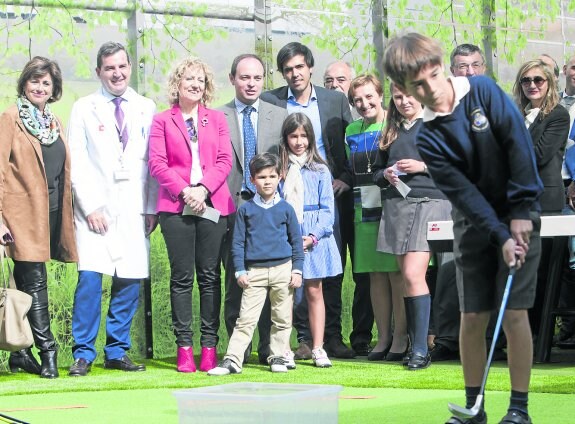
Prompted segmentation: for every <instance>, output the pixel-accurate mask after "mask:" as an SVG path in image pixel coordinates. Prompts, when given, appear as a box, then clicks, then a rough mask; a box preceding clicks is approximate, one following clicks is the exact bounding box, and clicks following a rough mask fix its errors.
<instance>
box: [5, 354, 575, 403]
mask: <svg viewBox="0 0 575 424" xmlns="http://www.w3.org/2000/svg"><path fill="white" fill-rule="evenodd" d="M144 362H145V363H146V365H147V367H148V369H147V371H146V372H143V373H126V372H120V371H114V370H106V369H104V368H103V367H102V365H95V366H93V367H92V372H91V373H90V374H89V375H88V377H85V378H81V377H80V378H73V377H68V376H67V370H66V369H60V373H61V377H60V378H58V379H55V380H45V379H41V378H38V377H37V376H34V375H30V374H25V373H19V374H12V375H10V376H9V378H6V377H8V375H7V374H6V373H0V378H2V384H1V385H0V396H1V397H4V396H6V395H18V394H40V393H61V392H83V391H108V390H137V389H161V388H173V389H177V388H190V387H200V386H208V385H214V384H223V383H225V382H231V381H233V382H240V381H253V382H277V383H295V384H302V383H306V384H340V385H343V386H346V387H358V388H401V389H442V390H460V389H463V374H462V370H461V364H460V363H459V362H458V361H448V362H440V363H434V364H432V366H431V367H430V368H428V369H426V370H422V371H415V372H414V371H406V370H404V369H403V367H402V366H401V365H396V364H390V363H386V362H371V361H367V360H365V359H353V360H337V359H336V360H334V361H333V363H334V366H333V367H332V368H327V369H317V368H315V367H314V366H313V364H312V362H311V361H298V362H297V363H298V368H297V370H295V371H293V372H289V373H287V374H272V373H270V372H269V368H268V367H267V366H263V365H259V364H257V356H256V355H252V357H251V360H250V364H248V365H246V366H245V367H244V369H243V373H242V374H240V375H234V376H232V377H231V378H230V377H226V378H223V379H222V378H217V377H209V376H207V375H206V374H205V373H201V372H197V373H195V374H182V373H178V372H176V371H175V358H168V359H162V360H146V361H144ZM196 363H197V364H199V358H197V357H196ZM573 381H575V368H574V367H573V364H572V363H559V364H539V365H535V366H534V368H533V372H532V378H531V386H530V388H531V389H530V391H531V392H532V393H555V394H575V384H574V383H573ZM509 387H510V385H509V373H508V369H507V365H506V363H505V362H495V363H494V364H493V366H492V367H491V371H490V374H489V380H488V384H487V390H488V391H489V390H493V391H508V390H509Z"/></svg>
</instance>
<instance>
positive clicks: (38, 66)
mask: <svg viewBox="0 0 575 424" xmlns="http://www.w3.org/2000/svg"><path fill="white" fill-rule="evenodd" d="M47 74H49V75H50V77H51V78H52V96H50V98H49V99H48V103H53V102H55V101H57V100H60V97H62V71H61V70H60V66H58V63H57V62H56V61H54V60H50V59H47V58H45V57H42V56H35V57H33V58H32V60H30V61H29V62H28V63H27V64H26V65H25V66H24V69H22V73H21V74H20V77H19V78H18V85H17V91H18V96H23V95H24V88H25V86H26V83H27V82H28V81H30V80H31V79H33V78H40V77H43V76H44V75H47Z"/></svg>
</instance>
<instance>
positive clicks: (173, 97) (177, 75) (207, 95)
mask: <svg viewBox="0 0 575 424" xmlns="http://www.w3.org/2000/svg"><path fill="white" fill-rule="evenodd" d="M189 68H192V69H199V70H201V71H202V72H203V73H204V76H205V88H204V94H203V95H202V103H203V104H204V105H206V106H208V105H209V104H210V103H211V102H212V100H214V94H215V86H214V74H213V72H212V70H211V68H210V67H209V66H208V65H207V63H205V62H204V61H202V60H201V59H199V58H197V57H193V56H190V57H187V58H186V59H184V60H182V61H181V62H180V63H178V64H177V65H176V68H175V69H174V70H173V71H172V72H171V73H170V77H169V78H168V101H169V102H170V105H175V104H176V103H178V101H179V95H178V88H179V86H180V82H182V79H183V77H184V73H185V72H186V71H187V70H188V69H189Z"/></svg>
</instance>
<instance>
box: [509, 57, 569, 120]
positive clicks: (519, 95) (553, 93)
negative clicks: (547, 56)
mask: <svg viewBox="0 0 575 424" xmlns="http://www.w3.org/2000/svg"><path fill="white" fill-rule="evenodd" d="M536 68H539V69H541V72H543V75H545V79H546V80H547V94H546V95H545V98H544V99H543V103H542V104H541V108H540V109H541V112H540V113H539V117H538V119H543V118H544V117H545V116H547V115H548V114H549V112H551V111H552V110H553V109H555V107H556V106H557V105H558V104H559V91H558V90H557V81H556V80H555V76H554V74H553V70H552V69H551V68H550V67H549V66H547V64H546V63H545V62H543V61H542V60H540V59H535V60H530V61H528V62H525V63H524V64H523V65H522V66H521V68H519V71H518V72H517V77H516V78H515V84H513V97H514V98H515V103H516V104H517V106H518V107H519V110H520V111H521V113H522V114H523V116H525V106H527V104H528V103H529V102H530V100H529V99H528V98H527V96H525V93H524V92H523V87H522V86H521V82H520V80H521V78H523V75H525V73H526V72H529V71H530V70H532V69H536Z"/></svg>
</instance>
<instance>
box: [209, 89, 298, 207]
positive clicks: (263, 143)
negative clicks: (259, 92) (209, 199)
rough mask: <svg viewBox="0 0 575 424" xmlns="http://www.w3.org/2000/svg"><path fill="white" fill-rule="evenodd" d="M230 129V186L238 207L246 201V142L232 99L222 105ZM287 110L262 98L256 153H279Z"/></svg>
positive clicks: (221, 108)
mask: <svg viewBox="0 0 575 424" xmlns="http://www.w3.org/2000/svg"><path fill="white" fill-rule="evenodd" d="M219 110H221V111H222V112H223V113H224V115H225V116H226V120H227V122H228V127H229V129H230V138H231V140H232V149H233V152H234V154H233V161H232V170H231V172H230V174H229V175H228V186H229V187H230V191H231V193H232V197H233V199H234V203H235V205H236V208H238V207H239V206H240V205H241V204H242V203H243V202H244V201H243V200H242V198H241V194H240V191H241V189H242V181H243V179H244V143H243V141H242V135H241V134H240V123H239V122H238V114H237V111H236V104H235V101H234V100H232V101H231V102H229V103H226V104H225V105H224V106H222V107H220V108H219ZM287 115H288V114H287V111H286V110H285V109H282V108H280V107H278V106H274V105H273V104H270V103H266V102H264V101H262V100H261V99H260V102H259V110H258V127H257V138H258V139H257V147H256V153H264V152H269V153H274V154H276V155H277V154H279V145H280V142H281V128H282V124H283V122H284V119H285V118H286V117H287Z"/></svg>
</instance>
